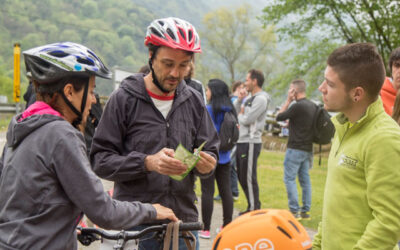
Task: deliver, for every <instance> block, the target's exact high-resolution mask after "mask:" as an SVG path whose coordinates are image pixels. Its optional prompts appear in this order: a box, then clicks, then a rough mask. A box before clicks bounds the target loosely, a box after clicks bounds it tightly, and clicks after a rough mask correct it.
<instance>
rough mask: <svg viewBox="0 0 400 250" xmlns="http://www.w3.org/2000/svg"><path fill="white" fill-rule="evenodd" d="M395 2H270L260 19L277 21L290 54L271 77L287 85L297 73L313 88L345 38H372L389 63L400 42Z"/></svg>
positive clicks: (317, 0)
mask: <svg viewBox="0 0 400 250" xmlns="http://www.w3.org/2000/svg"><path fill="white" fill-rule="evenodd" d="M399 7H400V3H399V2H398V1H391V0H353V1H349V0H312V1H308V0H277V1H274V2H273V3H271V4H268V5H267V6H266V7H265V8H264V10H263V12H264V14H263V16H262V17H261V19H262V20H263V22H264V23H265V24H270V23H275V24H277V26H278V27H279V28H278V29H277V33H278V34H279V35H280V39H281V41H284V42H286V43H291V44H293V46H292V48H291V50H292V51H293V53H289V54H286V58H285V61H286V63H287V64H288V67H287V68H286V70H285V71H284V72H282V74H281V75H279V76H277V77H276V78H275V79H274V81H273V82H274V83H275V84H276V85H280V84H287V82H288V81H291V80H292V79H293V78H297V77H301V78H305V79H308V81H309V82H311V85H312V86H313V87H314V89H315V87H316V86H317V84H318V83H319V82H320V81H321V76H323V70H324V68H325V62H326V59H327V57H328V55H329V54H330V53H331V52H332V50H333V49H334V48H336V47H338V46H339V45H340V44H345V43H354V42H370V43H373V44H375V45H376V46H377V48H378V50H379V52H380V54H381V55H382V58H383V59H384V61H385V62H387V60H388V55H389V54H390V52H391V51H392V50H393V49H394V48H396V47H397V46H399V44H400V35H399V34H400V33H399V32H400V26H399V25H398V23H399V22H400V12H399V11H398V9H399ZM281 87H282V86H281ZM310 91H312V89H311V90H310Z"/></svg>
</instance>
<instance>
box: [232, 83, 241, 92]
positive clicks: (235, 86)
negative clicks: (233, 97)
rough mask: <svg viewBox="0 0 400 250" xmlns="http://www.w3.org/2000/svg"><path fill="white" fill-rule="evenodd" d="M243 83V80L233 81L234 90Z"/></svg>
mask: <svg viewBox="0 0 400 250" xmlns="http://www.w3.org/2000/svg"><path fill="white" fill-rule="evenodd" d="M242 84H243V82H242V81H235V82H233V83H232V92H235V91H236V89H237V88H238V87H239V86H240V85H242Z"/></svg>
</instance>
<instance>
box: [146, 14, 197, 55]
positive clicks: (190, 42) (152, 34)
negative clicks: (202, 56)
mask: <svg viewBox="0 0 400 250" xmlns="http://www.w3.org/2000/svg"><path fill="white" fill-rule="evenodd" d="M144 44H145V45H146V46H148V44H153V45H154V46H166V47H170V48H173V49H180V50H185V51H189V52H194V53H200V52H201V47H200V37H199V35H198V34H197V32H196V29H195V28H194V26H193V25H191V24H190V23H189V22H187V21H185V20H182V19H179V18H176V17H168V18H162V19H157V20H154V21H153V22H151V23H150V25H149V27H147V33H146V38H145V39H144Z"/></svg>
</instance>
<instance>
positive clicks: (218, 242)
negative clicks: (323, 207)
mask: <svg viewBox="0 0 400 250" xmlns="http://www.w3.org/2000/svg"><path fill="white" fill-rule="evenodd" d="M311 247H312V243H311V240H310V237H309V236H308V234H307V232H306V230H305V229H304V227H303V226H302V225H301V224H300V223H299V222H298V221H297V220H296V219H295V218H294V216H293V215H292V213H290V212H289V211H287V210H281V209H262V210H255V211H252V212H249V213H246V214H244V215H242V216H240V217H238V218H237V219H235V220H234V221H232V222H231V223H230V224H228V225H227V226H225V227H224V228H223V229H222V231H221V232H220V233H219V234H218V235H217V237H216V238H215V240H214V244H213V248H212V249H213V250H218V249H220V250H230V249H231V250H260V249H264V250H288V249H290V250H306V249H311Z"/></svg>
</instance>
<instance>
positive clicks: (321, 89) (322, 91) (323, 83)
mask: <svg viewBox="0 0 400 250" xmlns="http://www.w3.org/2000/svg"><path fill="white" fill-rule="evenodd" d="M325 82H326V81H323V82H322V83H321V84H320V85H319V87H318V90H319V92H321V93H325V90H326V88H325Z"/></svg>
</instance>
